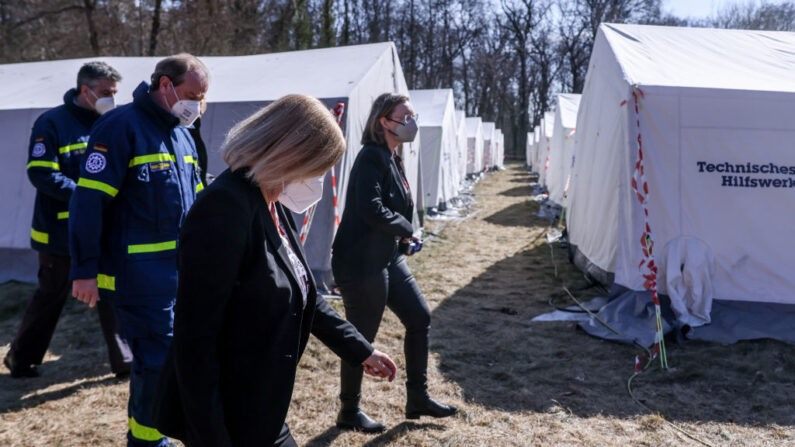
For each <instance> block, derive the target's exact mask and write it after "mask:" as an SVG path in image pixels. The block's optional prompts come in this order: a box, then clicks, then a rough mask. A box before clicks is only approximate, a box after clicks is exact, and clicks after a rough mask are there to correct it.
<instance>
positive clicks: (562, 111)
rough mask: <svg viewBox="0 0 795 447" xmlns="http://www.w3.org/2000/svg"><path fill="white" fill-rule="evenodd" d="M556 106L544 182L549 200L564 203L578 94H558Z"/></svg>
mask: <svg viewBox="0 0 795 447" xmlns="http://www.w3.org/2000/svg"><path fill="white" fill-rule="evenodd" d="M557 99H558V108H557V109H556V110H555V124H554V130H553V133H552V141H551V142H550V150H549V169H548V170H547V176H546V182H547V189H548V190H549V200H551V201H552V202H554V203H556V204H558V205H565V204H564V203H563V202H564V197H565V195H566V186H567V184H568V182H569V173H570V172H571V165H572V163H573V162H574V133H575V129H576V127H577V109H578V107H579V106H580V95H577V94H574V93H560V94H558V98H557Z"/></svg>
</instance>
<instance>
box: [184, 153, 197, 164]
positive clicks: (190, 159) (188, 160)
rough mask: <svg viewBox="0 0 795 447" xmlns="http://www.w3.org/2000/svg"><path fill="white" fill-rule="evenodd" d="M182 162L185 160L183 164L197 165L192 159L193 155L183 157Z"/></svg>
mask: <svg viewBox="0 0 795 447" xmlns="http://www.w3.org/2000/svg"><path fill="white" fill-rule="evenodd" d="M183 160H185V163H193V164H197V163H196V159H195V158H193V155H186V156H185V157H183Z"/></svg>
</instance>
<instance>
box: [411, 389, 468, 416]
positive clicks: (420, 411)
mask: <svg viewBox="0 0 795 447" xmlns="http://www.w3.org/2000/svg"><path fill="white" fill-rule="evenodd" d="M406 396H407V399H406V419H419V418H420V416H431V417H434V418H446V417H448V416H452V415H454V414H456V413H458V408H456V407H454V406H452V405H444V404H440V403H439V402H436V401H435V400H433V399H431V396H429V395H428V388H427V387H426V386H421V387H406Z"/></svg>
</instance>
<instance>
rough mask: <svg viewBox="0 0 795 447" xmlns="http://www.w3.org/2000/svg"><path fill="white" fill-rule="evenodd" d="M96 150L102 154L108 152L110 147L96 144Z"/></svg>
mask: <svg viewBox="0 0 795 447" xmlns="http://www.w3.org/2000/svg"><path fill="white" fill-rule="evenodd" d="M94 150H95V151H100V152H107V151H108V147H107V146H105V145H104V144H99V143H96V144H94Z"/></svg>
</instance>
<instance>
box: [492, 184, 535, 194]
mask: <svg viewBox="0 0 795 447" xmlns="http://www.w3.org/2000/svg"><path fill="white" fill-rule="evenodd" d="M530 192H531V190H530V184H529V183H528V184H526V185H522V186H517V187H515V188H511V189H506V190H505V191H502V192H500V193H499V194H498V195H501V196H506V197H527V196H529V195H530Z"/></svg>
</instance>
